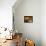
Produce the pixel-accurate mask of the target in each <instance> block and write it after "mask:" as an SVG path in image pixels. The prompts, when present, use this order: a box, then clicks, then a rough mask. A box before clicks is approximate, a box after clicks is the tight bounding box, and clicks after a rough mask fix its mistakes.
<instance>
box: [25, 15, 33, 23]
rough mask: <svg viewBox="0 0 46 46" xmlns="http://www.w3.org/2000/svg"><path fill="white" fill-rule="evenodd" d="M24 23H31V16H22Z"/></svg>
mask: <svg viewBox="0 0 46 46" xmlns="http://www.w3.org/2000/svg"><path fill="white" fill-rule="evenodd" d="M24 23H33V16H24Z"/></svg>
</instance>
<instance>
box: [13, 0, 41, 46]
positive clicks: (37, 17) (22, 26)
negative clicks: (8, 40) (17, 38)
mask: <svg viewBox="0 0 46 46" xmlns="http://www.w3.org/2000/svg"><path fill="white" fill-rule="evenodd" d="M14 6H16V5H14ZM14 10H15V11H14V20H15V22H14V23H15V28H16V29H17V30H18V32H22V33H23V34H24V37H25V38H28V39H32V40H34V41H35V43H36V46H41V34H40V33H41V0H23V1H22V3H20V5H18V6H17V8H16V7H15V8H14ZM24 16H33V23H24Z"/></svg>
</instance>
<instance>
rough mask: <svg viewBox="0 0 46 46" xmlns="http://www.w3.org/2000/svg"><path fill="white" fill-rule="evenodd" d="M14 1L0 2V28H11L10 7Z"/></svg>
mask: <svg viewBox="0 0 46 46" xmlns="http://www.w3.org/2000/svg"><path fill="white" fill-rule="evenodd" d="M15 2H16V0H0V27H7V28H9V29H11V28H12V6H13V4H14V3H15Z"/></svg>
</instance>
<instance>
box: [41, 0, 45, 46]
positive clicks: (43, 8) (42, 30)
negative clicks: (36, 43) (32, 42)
mask: <svg viewBox="0 0 46 46" xmlns="http://www.w3.org/2000/svg"><path fill="white" fill-rule="evenodd" d="M41 41H42V46H46V0H42V1H41Z"/></svg>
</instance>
